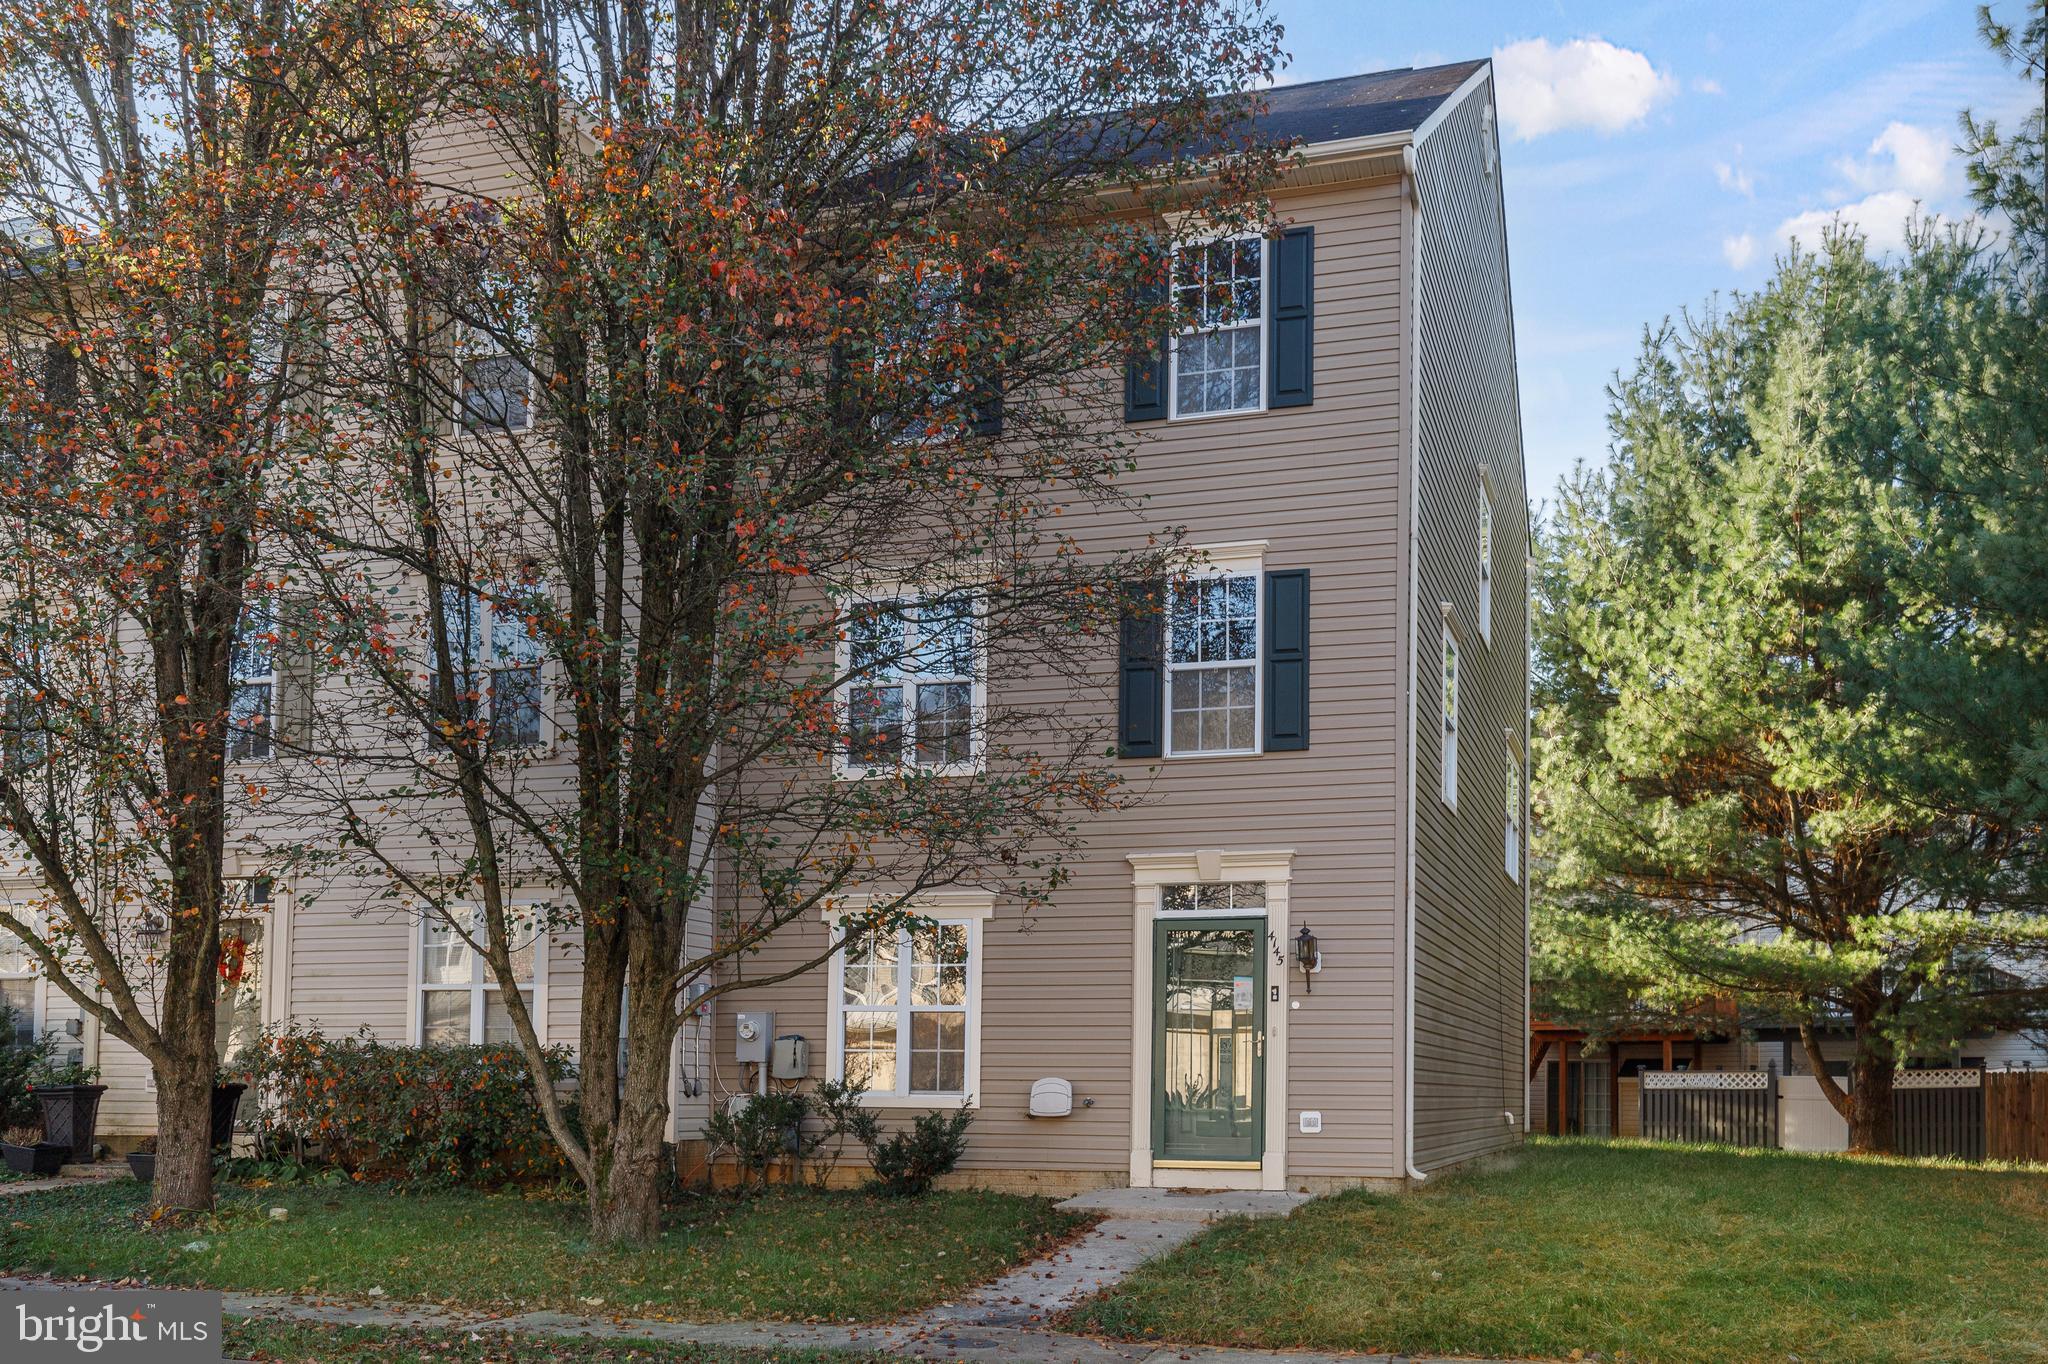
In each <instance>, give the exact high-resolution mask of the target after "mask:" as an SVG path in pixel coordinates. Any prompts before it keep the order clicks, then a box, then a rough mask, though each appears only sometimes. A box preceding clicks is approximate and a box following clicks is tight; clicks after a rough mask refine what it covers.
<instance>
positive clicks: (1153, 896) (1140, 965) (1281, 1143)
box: [1125, 848, 1294, 1189]
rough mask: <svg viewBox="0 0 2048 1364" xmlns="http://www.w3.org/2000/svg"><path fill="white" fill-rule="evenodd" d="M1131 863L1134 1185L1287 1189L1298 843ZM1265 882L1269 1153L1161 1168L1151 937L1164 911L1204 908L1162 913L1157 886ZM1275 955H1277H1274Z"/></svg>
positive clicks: (1145, 857)
mask: <svg viewBox="0 0 2048 1364" xmlns="http://www.w3.org/2000/svg"><path fill="white" fill-rule="evenodd" d="M1125 860H1127V861H1128V862H1129V863H1130V864H1131V911H1132V912H1131V1187H1133V1188H1138V1189H1149V1188H1153V1187H1156V1186H1159V1185H1178V1186H1189V1187H1199V1188H1218V1189H1285V1188H1286V1187H1287V1117H1288V1111H1289V1110H1288V1106H1287V1022H1288V1011H1287V1005H1288V988H1289V980H1288V967H1289V966H1290V965H1291V964H1292V963H1291V957H1290V953H1291V951H1292V948H1291V946H1290V944H1289V941H1288V935H1289V929H1288V918H1287V915H1288V910H1287V900H1288V886H1289V884H1290V882H1291V881H1292V880H1293V874H1294V873H1293V867H1294V850H1293V849H1292V848H1277V849H1257V850H1249V851H1236V850H1231V849H1221V848H1204V849H1201V850H1199V851H1195V852H1164V853H1130V854H1128V855H1127V857H1126V859H1125ZM1202 881H1263V882H1265V885H1266V909H1265V919H1266V934H1267V937H1266V942H1265V943H1264V944H1263V945H1262V946H1263V949H1264V950H1265V951H1268V952H1271V953H1273V954H1274V956H1273V957H1269V958H1268V960H1267V963H1266V985H1267V995H1268V1000H1267V1003H1266V1092H1265V1094H1264V1095H1262V1096H1261V1102H1262V1103H1263V1104H1264V1106H1265V1113H1266V1139H1265V1142H1264V1155H1263V1156H1262V1157H1261V1158H1260V1161H1259V1168H1258V1169H1256V1170H1250V1169H1246V1170H1231V1169H1220V1168H1219V1169H1185V1168H1178V1167H1176V1168H1174V1169H1170V1170H1160V1171H1157V1172H1155V1171H1154V1169H1153V1166H1152V1025H1153V1023H1154V1018H1153V1012H1152V1011H1153V972H1154V970H1155V969H1156V967H1155V963H1154V962H1153V959H1152V939H1153V933H1154V930H1155V928H1156V927H1157V925H1158V922H1159V920H1160V919H1161V918H1172V919H1195V918H1201V917H1203V916H1201V915H1198V914H1184V913H1176V914H1171V915H1165V914H1162V913H1161V911H1160V907H1159V888H1160V887H1161V886H1166V885H1177V884H1180V883H1182V882H1202ZM1257 914H1258V911H1257V910H1232V911H1229V913H1228V914H1223V912H1222V911H1218V914H1217V915H1212V916H1209V917H1218V916H1221V917H1233V918H1246V917H1252V916H1255V915H1257ZM1275 958H1277V960H1276V959H1275Z"/></svg>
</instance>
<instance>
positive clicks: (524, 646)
mask: <svg viewBox="0 0 2048 1364" xmlns="http://www.w3.org/2000/svg"><path fill="white" fill-rule="evenodd" d="M441 610H442V615H443V618H444V619H445V620H446V622H447V629H448V653H449V659H450V674H451V677H452V680H453V682H454V685H455V708H456V712H457V717H458V718H459V720H460V722H461V723H463V724H474V723H476V721H477V720H478V719H479V718H487V719H488V721H489V725H490V728H489V741H490V745H491V747H492V748H494V749H521V748H536V747H538V746H539V745H540V744H541V743H542V742H543V741H544V740H545V738H546V734H545V731H544V730H543V728H542V716H543V701H544V699H545V698H544V693H543V688H542V675H541V664H542V660H543V650H542V647H541V640H540V635H539V633H538V631H536V630H535V629H534V627H533V624H532V622H531V621H530V620H529V619H528V614H527V612H526V611H525V610H524V609H523V608H522V607H521V606H520V604H519V602H518V601H516V600H512V599H510V598H509V597H508V596H496V597H494V598H493V599H492V600H489V601H486V600H485V598H484V597H483V595H482V594H480V593H477V592H471V591H468V590H466V589H464V588H462V587H458V586H456V585H454V584H443V586H442V588H441ZM427 668H428V680H429V685H438V684H439V677H440V671H441V661H440V654H439V651H438V650H437V649H436V648H435V644H434V634H433V631H432V629H431V628H430V629H429V630H428V632H427ZM486 706H488V710H486V709H485V707H486Z"/></svg>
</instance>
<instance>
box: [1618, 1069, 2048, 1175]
mask: <svg viewBox="0 0 2048 1364" xmlns="http://www.w3.org/2000/svg"><path fill="white" fill-rule="evenodd" d="M1780 1097H1781V1094H1780V1088H1779V1080H1778V1068H1777V1067H1776V1066H1772V1067H1771V1068H1770V1069H1768V1070H1761V1071H1757V1070H1751V1071H1735V1072H1723V1071H1685V1070H1680V1071H1645V1072H1643V1074H1642V1076H1641V1079H1640V1088H1639V1089H1638V1091H1637V1108H1638V1111H1639V1113H1640V1115H1641V1116H1640V1130H1641V1134H1642V1135H1643V1136H1644V1137H1645V1138H1647V1139H1649V1140H1651V1141H1678V1142H1714V1143H1718V1144H1720V1145H1724V1146H1770V1147H1777V1146H1783V1145H1785V1144H1786V1136H1785V1128H1784V1126H1783V1125H1782V1120H1783V1113H1782V1110H1781V1107H1780V1103H1779V1100H1780ZM1892 1137H1893V1143H1894V1147H1895V1149H1896V1150H1897V1152H1898V1154H1900V1155H1902V1156H1942V1157H1947V1158H1948V1159H1951V1160H2004V1161H2013V1162H2032V1163H2035V1164H2048V1071H2038V1070H2037V1071H2023V1070H2004V1071H1983V1070H1971V1069H1957V1070H1902V1071H1900V1072H1899V1073H1898V1074H1897V1075H1896V1076H1895V1077H1893V1080H1892ZM1799 1149H1803V1150H1840V1149H1841V1147H1840V1145H1839V1144H1837V1145H1833V1146H1828V1145H1820V1146H1809V1145H1805V1144H1804V1143H1803V1142H1802V1143H1800V1144H1799Z"/></svg>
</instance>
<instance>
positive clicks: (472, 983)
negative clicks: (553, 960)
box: [414, 906, 545, 1046]
mask: <svg viewBox="0 0 2048 1364" xmlns="http://www.w3.org/2000/svg"><path fill="white" fill-rule="evenodd" d="M453 912H454V913H455V914H457V915H460V916H461V917H462V923H463V928H464V932H465V933H466V934H467V935H468V939H469V941H465V940H464V934H463V933H457V932H456V931H455V926H454V925H453V924H451V923H449V922H448V921H447V919H445V918H443V917H442V916H441V915H439V914H428V915H427V916H425V917H424V918H422V919H421V920H420V941H419V970H418V971H417V973H416V977H417V978H416V980H415V982H414V985H415V988H416V989H417V991H418V994H419V1026H418V1029H417V1032H418V1038H419V1042H420V1044H421V1045H422V1046H458V1045H466V1044H468V1043H473V1042H511V1041H513V1040H515V1039H514V1034H513V1031H512V1015H511V1012H510V1011H509V1010H508V1009H507V1008H506V1006H505V1002H504V1000H503V999H502V998H501V996H500V992H499V987H498V978H497V974H496V973H495V972H493V971H492V970H491V967H490V963H489V962H487V961H485V960H484V954H483V953H482V952H481V951H480V950H478V949H479V948H481V947H482V946H483V944H484V943H485V941H486V940H487V939H486V933H487V930H486V927H485V924H484V916H483V910H482V909H481V908H479V907H477V906H457V907H455V909H454V911H453ZM508 917H509V920H510V922H508V923H507V924H506V929H507V932H508V933H509V934H510V937H511V949H512V972H513V975H514V976H515V977H516V978H517V979H518V980H519V982H520V986H519V988H520V990H521V992H522V993H524V995H525V996H526V1005H527V1008H528V1009H529V1010H532V1009H533V1008H534V1007H535V1005H534V1000H535V998H536V994H535V984H536V981H535V976H536V970H535V963H536V961H537V960H538V959H539V958H540V956H541V955H542V953H543V952H544V951H545V938H544V937H543V935H542V934H541V933H540V931H539V923H538V919H537V917H536V915H535V913H534V911H533V910H532V909H530V908H516V909H513V910H511V911H509V915H508ZM471 941H473V942H475V943H476V944H477V947H476V948H472V947H471V946H470V942H471ZM537 1022H538V1016H536V1023H537Z"/></svg>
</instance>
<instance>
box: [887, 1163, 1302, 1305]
mask: <svg viewBox="0 0 2048 1364" xmlns="http://www.w3.org/2000/svg"><path fill="white" fill-rule="evenodd" d="M1307 1201H1308V1196H1307V1195H1306V1194H1290V1193H1230V1192H1216V1191H1210V1190H1177V1189H1099V1190H1097V1191H1095V1192H1093V1193H1085V1194H1082V1195H1080V1196H1079V1197H1077V1198H1070V1199H1068V1200H1067V1201H1066V1202H1064V1203H1062V1204H1060V1206H1061V1207H1062V1208H1065V1209H1067V1210H1068V1211H1070V1212H1089V1213H1096V1214H1102V1215H1104V1220H1102V1221H1101V1222H1098V1223H1096V1224H1095V1227H1094V1229H1093V1230H1091V1231H1089V1232H1087V1233H1086V1234H1084V1235H1083V1236H1081V1237H1080V1239H1078V1240H1076V1241H1075V1242H1073V1243H1072V1244H1071V1245H1068V1246H1065V1247H1063V1248H1061V1249H1060V1250H1057V1251H1055V1252H1053V1253H1052V1254H1051V1255H1049V1256H1047V1257H1046V1258H1044V1259H1042V1260H1034V1261H1033V1262H1031V1263H1030V1264H1027V1265H1019V1266H1018V1267H1017V1268H1015V1269H1013V1270H1011V1271H1010V1272H1009V1273H1007V1274H1005V1275H1003V1276H1002V1277H1001V1278H999V1279H996V1280H994V1281H992V1282H990V1283H986V1284H983V1285H982V1286H981V1287H980V1288H978V1289H976V1290H975V1291H974V1292H972V1293H970V1294H968V1295H967V1296H966V1297H965V1298H962V1299H960V1300H959V1301H958V1302H949V1303H942V1304H941V1305H939V1306H937V1307H934V1308H931V1309H930V1310H929V1311H926V1312H923V1313H921V1314H919V1315H918V1316H917V1317H914V1318H912V1321H911V1324H912V1325H914V1326H918V1327H923V1328H926V1329H931V1330H958V1329H964V1328H978V1327H985V1326H1006V1327H1031V1326H1039V1325H1043V1324H1044V1323H1045V1322H1047V1321H1050V1320H1051V1319H1052V1318H1054V1317H1056V1316H1058V1315H1059V1314H1060V1313H1062V1312H1064V1311H1066V1310H1067V1309H1068V1308H1070V1307H1072V1306H1074V1304H1076V1303H1078V1302H1080V1301H1081V1300H1082V1299H1084V1298H1091V1297H1093V1296H1095V1294H1097V1293H1100V1292H1101V1291H1102V1290H1103V1289H1105V1288H1107V1287H1109V1286H1110V1285H1111V1284H1113V1283H1115V1282H1116V1281H1117V1280H1119V1279H1121V1278H1123V1277H1124V1275H1126V1274H1128V1273H1130V1272H1131V1271H1132V1270H1134V1269H1136V1268H1137V1267H1138V1266H1139V1265H1141V1264H1144V1263H1145V1261H1147V1260H1150V1259H1153V1258H1155V1257H1157V1256H1160V1255H1164V1254H1165V1253H1166V1252H1167V1251H1169V1250H1172V1249H1173V1248H1174V1247H1175V1246H1178V1245H1181V1244H1182V1243H1184V1242H1187V1241H1191V1240H1193V1239H1194V1238H1195V1237H1196V1236H1197V1235H1198V1234H1200V1232H1201V1230H1202V1228H1203V1227H1204V1226H1206V1225H1208V1224H1209V1223H1211V1222H1220V1221H1222V1220H1223V1219H1224V1218H1226V1217H1285V1216H1286V1215H1287V1214H1288V1213H1290V1212H1293V1211H1294V1210H1295V1209H1296V1208H1298V1207H1300V1206H1301V1205H1302V1204H1303V1203H1306V1202H1307Z"/></svg>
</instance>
